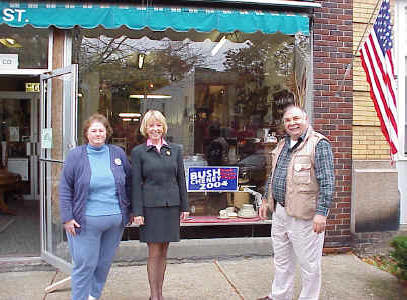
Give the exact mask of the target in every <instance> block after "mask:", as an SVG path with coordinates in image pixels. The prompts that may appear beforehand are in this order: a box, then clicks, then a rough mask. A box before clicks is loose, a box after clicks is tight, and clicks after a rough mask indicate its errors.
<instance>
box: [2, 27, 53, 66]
mask: <svg viewBox="0 0 407 300" xmlns="http://www.w3.org/2000/svg"><path fill="white" fill-rule="evenodd" d="M48 34H49V30H48V29H37V28H33V27H31V26H25V27H24V28H14V27H9V26H7V25H4V24H2V25H0V56H2V58H4V57H5V56H4V55H9V56H8V57H6V58H8V60H9V61H10V62H11V64H10V65H11V67H12V68H18V69H47V68H48ZM10 55H14V56H10ZM15 62H17V63H15ZM0 68H2V69H5V68H8V66H7V64H4V63H1V64H0Z"/></svg>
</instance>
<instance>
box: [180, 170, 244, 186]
mask: <svg viewBox="0 0 407 300" xmlns="http://www.w3.org/2000/svg"><path fill="white" fill-rule="evenodd" d="M238 174H239V168H238V167H190V168H188V174H187V180H188V182H187V189H188V192H235V191H237V189H238V182H237V180H238Z"/></svg>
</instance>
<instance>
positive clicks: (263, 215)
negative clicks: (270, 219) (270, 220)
mask: <svg viewBox="0 0 407 300" xmlns="http://www.w3.org/2000/svg"><path fill="white" fill-rule="evenodd" d="M268 210H269V205H268V203H267V201H265V200H263V201H262V202H261V205H260V208H259V217H260V218H262V219H266V218H267V212H268Z"/></svg>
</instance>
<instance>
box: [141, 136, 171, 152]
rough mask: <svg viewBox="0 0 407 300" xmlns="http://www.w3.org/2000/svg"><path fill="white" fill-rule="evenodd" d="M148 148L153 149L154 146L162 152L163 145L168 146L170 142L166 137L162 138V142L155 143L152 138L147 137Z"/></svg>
mask: <svg viewBox="0 0 407 300" xmlns="http://www.w3.org/2000/svg"><path fill="white" fill-rule="evenodd" d="M146 145H147V150H151V149H153V148H155V149H157V152H160V150H161V147H163V146H167V147H168V143H167V142H166V141H165V140H164V138H161V143H160V145H153V142H152V141H151V140H150V139H147V143H146Z"/></svg>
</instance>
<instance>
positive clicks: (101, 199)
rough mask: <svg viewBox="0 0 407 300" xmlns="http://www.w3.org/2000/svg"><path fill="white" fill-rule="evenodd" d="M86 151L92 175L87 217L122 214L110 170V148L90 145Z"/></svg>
mask: <svg viewBox="0 0 407 300" xmlns="http://www.w3.org/2000/svg"><path fill="white" fill-rule="evenodd" d="M86 151H87V153H88V158H89V163H90V169H91V174H92V175H91V178H90V186H89V196H88V199H87V202H86V212H85V215H87V216H107V215H116V214H120V213H121V211H120V206H119V199H118V197H117V192H116V185H115V182H114V177H113V173H112V171H111V169H110V153H109V147H107V146H106V145H103V146H102V147H93V146H91V145H89V144H88V146H87V147H86Z"/></svg>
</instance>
